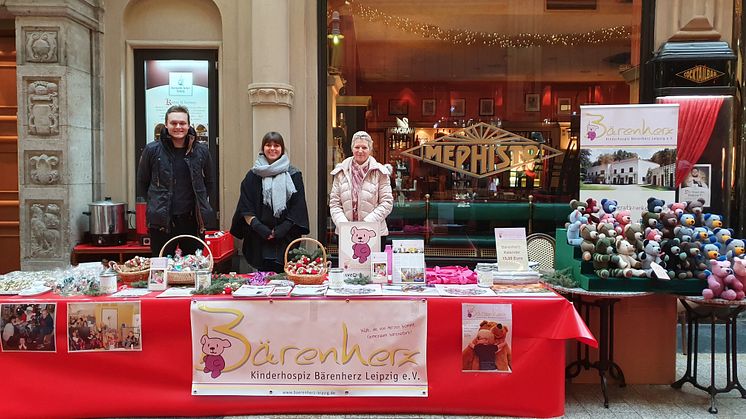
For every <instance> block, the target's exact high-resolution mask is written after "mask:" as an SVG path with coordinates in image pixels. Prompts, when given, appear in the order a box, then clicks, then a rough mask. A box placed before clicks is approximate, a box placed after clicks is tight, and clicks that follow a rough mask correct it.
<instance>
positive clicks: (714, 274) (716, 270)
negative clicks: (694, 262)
mask: <svg viewBox="0 0 746 419" xmlns="http://www.w3.org/2000/svg"><path fill="white" fill-rule="evenodd" d="M710 272H711V273H710V275H709V276H708V277H707V288H705V289H704V290H702V296H703V297H705V299H707V300H710V299H713V298H718V297H720V298H722V299H725V300H735V299H736V296H737V294H736V291H734V290H732V289H728V287H727V286H726V284H729V283H732V282H733V281H734V280H736V277H735V276H734V275H733V269H731V267H730V261H729V260H717V259H711V260H710Z"/></svg>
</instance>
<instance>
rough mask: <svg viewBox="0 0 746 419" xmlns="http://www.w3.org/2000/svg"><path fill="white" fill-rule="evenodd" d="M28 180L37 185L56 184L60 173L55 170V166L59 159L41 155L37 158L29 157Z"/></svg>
mask: <svg viewBox="0 0 746 419" xmlns="http://www.w3.org/2000/svg"><path fill="white" fill-rule="evenodd" d="M28 160H29V168H30V169H31V172H30V173H29V178H30V179H31V182H32V183H35V184H38V185H53V184H55V183H58V182H59V180H60V171H59V170H57V165H58V164H59V163H60V159H59V157H57V156H48V155H46V154H41V155H38V156H31V157H30V158H29V159H28Z"/></svg>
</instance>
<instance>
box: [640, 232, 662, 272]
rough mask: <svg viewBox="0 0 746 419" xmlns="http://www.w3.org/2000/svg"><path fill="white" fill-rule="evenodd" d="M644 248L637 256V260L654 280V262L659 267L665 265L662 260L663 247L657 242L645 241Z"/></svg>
mask: <svg viewBox="0 0 746 419" xmlns="http://www.w3.org/2000/svg"><path fill="white" fill-rule="evenodd" d="M643 246H644V248H643V251H642V252H640V253H638V254H637V258H638V259H639V260H640V263H641V267H642V270H644V271H645V273H646V275H647V277H648V278H652V277H653V267H652V265H653V262H655V263H657V264H658V265H660V264H661V263H663V260H662V259H661V245H660V243H658V242H657V241H655V240H645V241H644V242H643Z"/></svg>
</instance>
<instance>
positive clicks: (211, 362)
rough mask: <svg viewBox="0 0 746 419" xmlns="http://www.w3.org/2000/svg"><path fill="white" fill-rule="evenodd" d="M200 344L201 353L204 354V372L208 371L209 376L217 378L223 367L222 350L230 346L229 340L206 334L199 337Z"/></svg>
mask: <svg viewBox="0 0 746 419" xmlns="http://www.w3.org/2000/svg"><path fill="white" fill-rule="evenodd" d="M200 343H201V344H202V353H204V354H205V359H204V361H205V369H204V370H203V371H204V372H206V373H207V372H209V373H210V377H212V378H218V377H220V374H221V373H222V372H223V369H225V359H223V351H224V350H225V348H228V347H230V346H231V342H230V341H229V340H228V339H220V338H211V337H209V336H207V335H202V339H200Z"/></svg>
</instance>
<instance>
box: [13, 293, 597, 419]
mask: <svg viewBox="0 0 746 419" xmlns="http://www.w3.org/2000/svg"><path fill="white" fill-rule="evenodd" d="M90 300H94V301H102V302H105V301H109V300H111V299H110V298H79V297H76V298H62V297H56V296H53V295H51V294H48V295H47V296H42V297H39V298H34V299H31V298H28V299H25V300H24V299H20V298H10V297H5V298H0V303H19V302H32V301H33V302H50V301H55V302H57V314H56V319H57V322H56V323H57V324H56V325H55V327H56V344H57V353H38V352H36V353H30V352H6V353H0V365H1V366H2V369H1V370H2V373H3V379H2V380H0V394H3V395H4V396H3V402H2V403H1V404H0V415H1V416H2V417H4V418H10V417H13V418H15V417H18V418H21V417H23V418H32V417H112V416H182V415H183V416H223V415H240V414H281V413H300V414H303V413H329V414H335V413H337V414H345V413H423V414H458V415H466V414H471V415H482V414H484V415H508V416H533V417H551V416H561V415H562V414H563V413H564V402H565V339H578V340H580V341H581V342H585V343H588V344H590V345H592V346H596V340H595V339H594V337H593V335H592V334H591V333H590V331H589V330H588V328H587V327H586V325H585V324H584V323H583V321H582V320H581V319H580V317H579V316H578V315H577V313H576V311H575V310H574V309H573V307H572V305H571V304H570V303H569V302H568V301H567V300H566V299H565V298H562V297H560V296H555V297H546V298H530V297H513V298H503V297H500V298H468V299H459V298H430V299H428V323H427V324H428V338H427V345H428V347H427V356H428V360H427V362H428V382H429V387H430V388H429V397H426V398H396V397H350V398H326V397H247V396H191V395H190V389H191V378H192V377H191V362H192V355H191V352H190V351H191V344H190V340H191V336H190V333H189V330H190V319H189V315H190V314H189V304H190V300H189V299H181V298H180V299H156V298H153V297H144V298H142V300H141V301H142V306H141V316H142V348H143V350H142V351H141V352H83V353H68V352H67V333H66V327H65V323H66V321H65V319H66V318H67V305H66V303H67V302H74V301H90ZM465 301H468V302H470V303H511V304H512V306H513V329H512V330H513V333H514V335H513V348H512V351H513V364H512V367H513V373H511V374H490V373H476V372H462V371H461V349H462V348H461V304H462V303H463V302H465ZM268 321H271V319H268Z"/></svg>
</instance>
